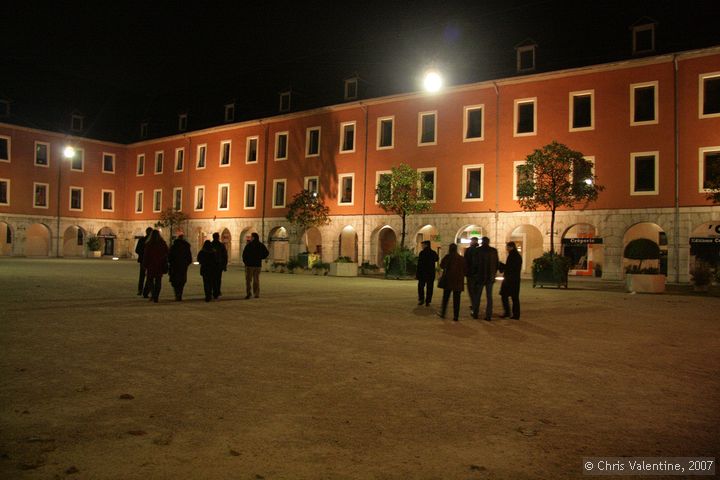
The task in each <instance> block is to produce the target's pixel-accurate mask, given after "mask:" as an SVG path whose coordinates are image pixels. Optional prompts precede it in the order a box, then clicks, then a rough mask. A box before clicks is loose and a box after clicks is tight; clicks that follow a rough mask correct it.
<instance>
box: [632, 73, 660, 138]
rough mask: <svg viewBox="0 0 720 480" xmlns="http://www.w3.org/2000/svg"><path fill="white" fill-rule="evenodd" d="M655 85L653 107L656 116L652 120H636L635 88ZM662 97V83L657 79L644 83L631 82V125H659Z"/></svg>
mask: <svg viewBox="0 0 720 480" xmlns="http://www.w3.org/2000/svg"><path fill="white" fill-rule="evenodd" d="M647 87H653V97H654V98H653V109H654V112H655V118H654V119H652V120H643V121H640V122H636V121H635V90H637V89H639V88H647ZM659 97H660V85H659V82H658V81H657V80H653V81H650V82H642V83H631V84H630V126H631V127H637V126H642V125H657V124H658V123H660V111H659V109H658V108H659V104H658V99H659Z"/></svg>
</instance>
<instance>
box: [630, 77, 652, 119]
mask: <svg viewBox="0 0 720 480" xmlns="http://www.w3.org/2000/svg"><path fill="white" fill-rule="evenodd" d="M657 88H658V82H647V83H636V84H633V85H630V125H651V124H655V123H658V115H657V108H658V104H657Z"/></svg>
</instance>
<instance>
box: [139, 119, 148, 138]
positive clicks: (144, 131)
mask: <svg viewBox="0 0 720 480" xmlns="http://www.w3.org/2000/svg"><path fill="white" fill-rule="evenodd" d="M149 132H150V124H149V123H148V122H140V138H147V137H148V136H149Z"/></svg>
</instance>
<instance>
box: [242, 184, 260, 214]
mask: <svg viewBox="0 0 720 480" xmlns="http://www.w3.org/2000/svg"><path fill="white" fill-rule="evenodd" d="M256 192H257V182H245V206H244V207H243V208H245V209H246V210H252V209H254V208H255V193H256Z"/></svg>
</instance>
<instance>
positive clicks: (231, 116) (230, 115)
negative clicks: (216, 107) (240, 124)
mask: <svg viewBox="0 0 720 480" xmlns="http://www.w3.org/2000/svg"><path fill="white" fill-rule="evenodd" d="M233 120H235V104H234V103H228V104H227V105H225V121H226V122H232V121H233Z"/></svg>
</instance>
